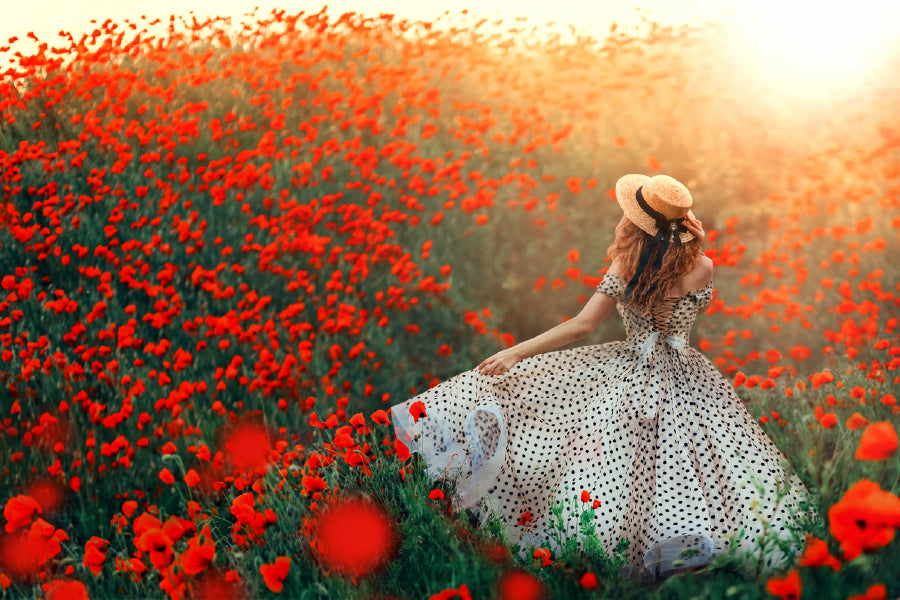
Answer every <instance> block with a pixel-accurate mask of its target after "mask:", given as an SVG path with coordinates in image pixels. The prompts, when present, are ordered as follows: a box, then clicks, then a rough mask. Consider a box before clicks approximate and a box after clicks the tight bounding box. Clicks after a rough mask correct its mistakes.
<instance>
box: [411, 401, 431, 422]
mask: <svg viewBox="0 0 900 600" xmlns="http://www.w3.org/2000/svg"><path fill="white" fill-rule="evenodd" d="M409 414H410V415H412V418H413V422H414V423H418V422H419V419H420V418H422V417H427V416H428V415H427V414H425V404H424V403H423V402H422V401H421V400H416V401H415V402H413V403H412V404H411V405H410V407H409Z"/></svg>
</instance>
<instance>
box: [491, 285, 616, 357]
mask: <svg viewBox="0 0 900 600" xmlns="http://www.w3.org/2000/svg"><path fill="white" fill-rule="evenodd" d="M615 306H616V299H615V298H612V297H610V296H607V295H606V294H604V293H602V292H596V293H594V295H593V296H591V299H590V300H588V302H587V304H585V305H584V307H583V308H582V309H581V312H579V313H578V314H577V315H576V316H575V317H573V318H571V319H569V320H568V321H566V322H564V323H560V324H559V325H557V326H555V327H553V328H551V329H548V330H547V331H545V332H544V333H542V334H540V335H538V336H535V337H533V338H531V339H530V340H525V341H524V342H520V343H518V344H516V345H515V346H512V347H511V348H507V349H506V350H502V351H500V352H498V353H497V354H495V355H493V356H491V357H490V358H487V359H485V360H484V362H482V363H481V364H480V365H478V367H477V368H478V370H479V371H481V374H482V375H500V374H502V373H505V372H506V371H508V370H509V369H510V368H512V366H513V365H515V364H516V363H517V362H519V361H520V360H524V359H526V358H528V357H530V356H534V355H535V354H541V353H542V352H548V351H550V350H553V349H555V348H559V347H560V346H564V345H566V344H569V343H571V342H574V341H575V340H579V339H581V338H583V337H585V336H586V335H588V334H589V333H591V332H592V331H594V330H595V329H596V328H597V326H598V325H600V323H602V322H603V320H604V319H606V317H608V316H609V315H610V313H611V312H612V311H613V309H614V308H615Z"/></svg>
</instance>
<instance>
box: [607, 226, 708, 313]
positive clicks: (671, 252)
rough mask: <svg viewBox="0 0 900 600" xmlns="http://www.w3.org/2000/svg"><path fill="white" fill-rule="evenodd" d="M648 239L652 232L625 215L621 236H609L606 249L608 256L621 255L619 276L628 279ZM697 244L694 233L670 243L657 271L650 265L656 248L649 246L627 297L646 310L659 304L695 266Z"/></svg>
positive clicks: (654, 259)
mask: <svg viewBox="0 0 900 600" xmlns="http://www.w3.org/2000/svg"><path fill="white" fill-rule="evenodd" d="M652 239H653V236H651V235H650V234H649V233H647V232H646V231H644V230H643V229H641V228H639V227H638V226H637V225H635V224H634V223H633V222H631V221H630V220H628V219H627V218H626V220H625V223H624V224H623V226H622V237H621V239H620V240H619V241H618V242H617V241H616V240H613V243H612V244H611V245H610V246H609V248H607V250H606V253H607V254H608V255H609V257H610V258H611V259H612V260H615V259H616V258H621V259H622V262H621V265H622V266H621V269H622V271H621V272H620V273H619V274H618V275H619V277H620V278H621V279H623V280H625V281H631V278H632V277H633V276H634V273H635V271H637V267H638V263H639V262H640V260H641V256H642V255H643V253H644V249H645V248H646V247H647V245H648V244H650V241H651V240H652ZM701 247H702V242H701V241H700V240H698V239H697V238H696V237H695V238H693V239H692V240H691V241H689V242H685V243H682V244H681V245H680V246H676V245H675V244H674V243H670V244H669V248H668V250H667V251H666V253H665V255H664V256H663V262H662V268H661V269H660V270H659V271H658V272H655V271H654V269H653V265H655V264H656V260H657V257H658V256H659V251H660V248H659V246H653V247H651V248H650V256H649V258H648V261H647V268H645V269H644V272H643V273H641V276H640V277H639V278H638V280H637V283H636V284H635V286H634V289H633V290H632V292H631V297H630V298H628V300H627V301H628V302H630V303H632V304H634V305H636V306H638V307H639V308H640V309H641V310H643V311H647V312H649V311H650V309H651V307H653V306H657V305H659V304H660V303H661V302H663V301H664V300H665V299H666V297H667V296H668V295H669V290H671V289H672V286H674V285H675V283H676V282H677V281H678V280H679V279H680V278H681V277H682V276H683V275H685V274H686V273H690V272H691V271H692V270H693V269H694V267H696V266H697V264H698V262H699V261H700V251H701Z"/></svg>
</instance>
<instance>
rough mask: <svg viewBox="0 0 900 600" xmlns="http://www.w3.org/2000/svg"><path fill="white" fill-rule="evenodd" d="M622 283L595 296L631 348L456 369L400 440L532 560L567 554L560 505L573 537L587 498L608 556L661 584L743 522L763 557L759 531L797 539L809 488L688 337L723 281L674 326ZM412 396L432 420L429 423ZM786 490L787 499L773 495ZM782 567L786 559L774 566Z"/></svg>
mask: <svg viewBox="0 0 900 600" xmlns="http://www.w3.org/2000/svg"><path fill="white" fill-rule="evenodd" d="M625 286H626V282H624V281H622V280H621V279H620V278H619V277H617V276H616V275H614V274H611V273H610V274H607V275H606V277H604V279H603V281H602V282H601V284H600V285H599V286H598V287H597V292H598V293H603V294H607V295H609V296H611V297H613V298H616V299H617V300H618V303H617V309H618V311H619V314H620V315H621V317H622V319H623V321H624V324H625V331H626V339H625V340H623V341H616V342H610V343H606V344H598V345H590V346H582V347H579V348H572V349H567V350H561V351H557V352H548V353H545V354H540V355H537V356H533V357H531V358H528V359H526V360H523V361H521V362H519V363H518V364H516V365H515V366H514V367H513V368H512V369H510V370H509V371H507V372H506V373H504V374H502V375H496V376H485V375H481V374H480V373H479V372H478V371H477V370H475V369H473V370H471V371H467V372H465V373H461V374H459V375H456V376H455V377H453V378H451V379H448V380H447V381H444V382H442V383H441V384H439V385H437V386H435V387H433V388H431V389H429V390H428V391H426V392H423V393H421V394H419V395H418V396H416V397H415V398H411V399H409V400H407V401H405V402H402V403H400V404H397V405H394V406H392V407H391V412H392V422H393V423H394V427H395V431H396V434H397V437H398V438H399V439H400V440H401V441H403V442H404V443H405V444H406V445H407V446H408V447H409V448H410V451H412V452H418V453H419V454H420V455H421V456H422V457H423V458H424V459H425V462H426V464H427V465H428V472H429V474H430V475H431V476H432V477H434V478H435V479H440V478H455V479H456V480H457V488H458V490H459V497H458V498H455V499H454V505H455V508H456V509H457V510H458V509H462V508H466V507H471V508H472V509H473V510H474V511H475V512H476V514H478V515H479V516H480V517H481V518H482V520H483V519H485V518H486V516H487V514H488V512H494V513H495V514H497V515H499V516H500V517H501V518H502V519H503V522H504V523H505V524H506V533H507V540H508V541H509V542H510V543H515V542H518V543H520V544H521V546H522V552H523V554H522V555H523V557H526V556H527V555H528V549H529V548H530V545H535V546H542V547H546V548H549V549H551V550H553V551H558V550H559V548H558V547H557V546H556V545H555V543H554V542H553V541H552V540H551V539H550V537H548V532H549V531H550V528H551V520H552V519H554V515H553V514H552V512H551V510H550V509H551V505H552V504H553V503H554V502H555V503H560V504H562V506H563V517H564V528H565V534H564V536H566V537H574V536H575V535H576V532H577V531H579V530H580V525H579V515H580V513H581V511H582V510H584V509H585V508H588V509H590V506H591V505H590V504H586V505H585V504H583V503H582V502H581V499H580V496H581V492H582V490H586V491H587V492H589V493H590V497H591V499H592V500H593V499H596V500H599V501H600V505H599V506H598V507H597V508H596V509H593V511H592V512H593V513H594V517H593V523H594V526H595V527H596V532H597V535H598V538H599V540H600V542H601V543H602V545H603V547H604V549H605V551H606V552H607V554H611V553H612V550H613V549H614V548H615V546H616V543H617V542H618V540H619V539H620V538H623V537H624V538H625V539H627V540H630V545H629V548H628V558H629V567H631V568H633V569H637V570H640V569H642V568H645V569H647V570H648V571H649V572H650V574H652V575H653V576H667V575H669V574H671V573H672V572H673V570H674V569H676V568H678V567H693V566H699V565H702V564H706V563H708V562H709V561H710V560H712V558H713V557H714V556H715V555H717V554H720V553H722V552H723V551H725V550H726V549H727V548H728V545H729V543H731V542H730V540H729V536H733V537H736V534H737V531H738V530H739V529H741V528H744V530H745V536H744V538H743V539H742V540H741V541H740V542H733V543H735V544H736V545H737V549H738V551H739V552H754V551H756V552H757V555H758V549H757V541H758V536H760V535H762V533H763V523H770V524H771V525H772V529H771V531H770V533H769V536H770V541H769V542H767V545H768V546H771V536H772V535H777V536H778V537H780V538H783V539H790V538H791V536H790V532H789V531H788V530H787V525H788V524H789V523H791V522H792V520H793V519H794V518H796V516H795V515H796V514H797V513H799V510H798V507H797V502H798V501H799V500H800V499H802V498H805V497H806V495H807V490H806V488H805V487H804V486H803V483H802V482H801V481H800V479H799V478H798V477H797V475H796V474H794V473H793V472H792V471H791V470H790V468H789V467H788V465H787V462H786V460H785V459H784V457H783V455H782V453H781V451H779V450H778V448H777V447H776V446H775V444H774V443H773V442H772V440H771V438H769V437H768V435H766V433H765V432H764V431H763V430H762V428H761V427H760V426H759V425H758V424H757V422H756V420H755V419H754V418H753V416H752V415H750V414H749V413H748V412H747V409H746V408H745V407H744V405H743V404H742V403H741V400H740V398H739V397H738V396H737V394H736V393H735V391H734V388H733V386H732V384H731V383H730V382H728V381H726V380H725V379H724V378H723V377H722V375H721V373H719V371H718V370H717V369H716V367H715V365H714V364H713V363H712V362H710V360H709V359H707V358H706V357H705V356H704V355H703V354H702V353H701V352H699V351H698V350H696V349H695V348H693V347H692V346H690V345H689V343H688V337H689V333H690V329H691V326H692V325H693V322H694V319H695V318H696V316H697V314H698V312H699V311H700V310H701V309H703V308H705V307H706V306H708V305H709V303H710V302H711V301H712V296H713V283H712V281H710V283H709V284H707V286H706V287H704V288H703V289H700V290H695V291H693V292H689V293H686V294H684V295H682V296H680V297H677V298H673V299H672V300H671V303H670V306H669V307H667V309H666V311H665V315H666V317H667V319H666V321H665V322H661V320H660V318H659V316H658V314H657V315H656V316H650V315H646V314H642V313H641V312H640V311H639V310H638V309H636V308H634V307H633V306H631V305H630V304H628V303H626V302H624V301H623V300H622V295H623V292H624V289H625ZM416 401H421V402H422V403H423V404H424V406H425V412H426V415H427V416H425V417H421V418H419V420H418V422H414V420H413V418H412V417H411V415H410V413H409V408H410V406H411V404H412V403H413V402H416ZM782 461H784V462H782ZM785 469H787V471H786V470H785ZM788 472H790V475H788ZM754 481H755V482H757V483H758V484H759V485H761V486H762V487H763V488H764V490H765V491H764V493H760V491H759V490H758V488H757V485H755V483H754ZM788 483H789V484H790V491H789V492H788V494H787V496H786V497H784V498H783V499H782V500H781V501H780V502H776V495H775V488H776V485H780V486H782V487H783V486H785V484H788ZM567 488H568V489H567ZM792 548H793V552H794V554H795V553H796V552H799V551H800V550H802V542H800V545H795V546H793V547H792ZM685 550H688V551H690V552H687V553H685V554H682V552H683V551H685ZM687 555H693V556H691V557H690V558H684V557H685V556H687ZM783 560H785V558H784V555H783V554H780V553H775V554H773V555H771V557H770V559H769V561H768V563H767V565H775V566H778V565H777V563H778V561H783ZM678 561H681V562H678ZM748 564H749V562H748Z"/></svg>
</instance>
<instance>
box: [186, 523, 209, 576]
mask: <svg viewBox="0 0 900 600" xmlns="http://www.w3.org/2000/svg"><path fill="white" fill-rule="evenodd" d="M215 557H216V544H215V542H214V541H213V539H212V533H211V532H210V529H209V525H205V526H204V527H203V531H202V532H200V534H199V535H195V536H194V537H192V538H191V539H189V540H188V547H187V550H185V551H184V552H183V553H182V555H181V565H182V567H183V568H184V571H185V573H187V574H188V575H196V574H197V573H200V572H201V571H204V570H206V569H207V568H208V567H209V565H210V564H212V561H213V560H214V559H215Z"/></svg>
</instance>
